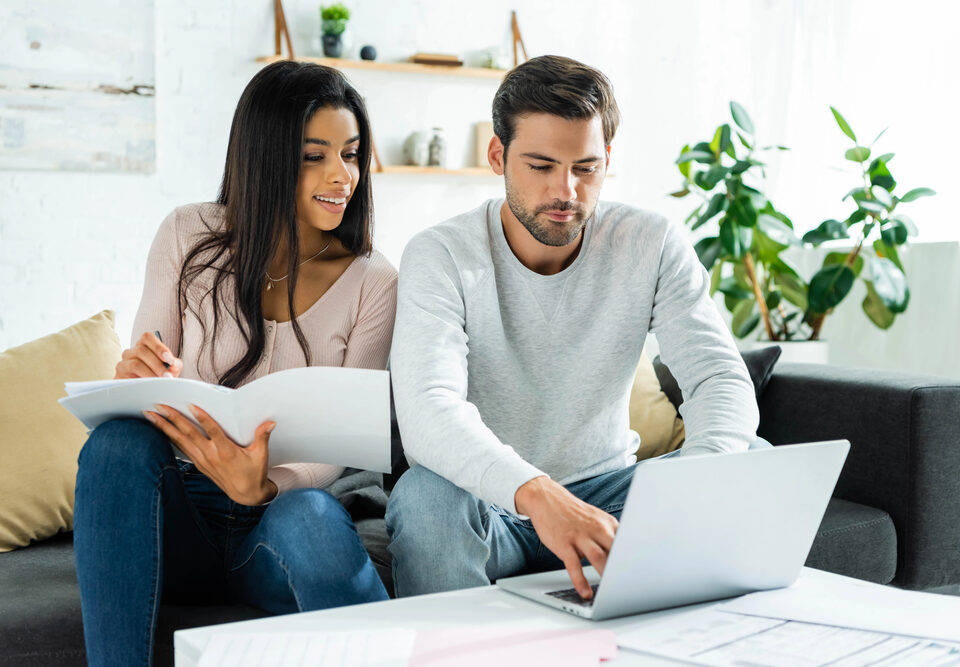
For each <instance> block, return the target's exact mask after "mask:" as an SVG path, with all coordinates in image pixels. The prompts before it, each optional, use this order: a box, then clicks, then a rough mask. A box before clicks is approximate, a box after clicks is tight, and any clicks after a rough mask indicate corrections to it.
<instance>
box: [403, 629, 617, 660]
mask: <svg viewBox="0 0 960 667" xmlns="http://www.w3.org/2000/svg"><path fill="white" fill-rule="evenodd" d="M616 655H617V640H616V637H615V636H614V634H613V631H611V630H567V629H562V630H529V629H528V630H522V629H517V628H510V627H496V628H486V627H473V628H466V629H463V628H449V629H443V630H425V631H420V632H418V633H417V640H416V643H415V644H414V648H413V656H412V657H411V659H410V666H411V667H490V665H496V667H530V666H531V665H551V667H585V666H587V665H590V666H591V667H592V666H595V665H599V664H600V661H601V660H612V659H613V658H614V657H616Z"/></svg>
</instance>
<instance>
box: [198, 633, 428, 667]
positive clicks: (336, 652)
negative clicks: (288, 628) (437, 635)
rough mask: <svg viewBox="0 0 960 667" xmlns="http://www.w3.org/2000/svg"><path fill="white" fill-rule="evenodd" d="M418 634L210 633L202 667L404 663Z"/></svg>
mask: <svg viewBox="0 0 960 667" xmlns="http://www.w3.org/2000/svg"><path fill="white" fill-rule="evenodd" d="M415 639H416V632H414V631H413V630H404V629H394V630H370V631H343V632H335V631H334V632H246V633H243V634H234V633H224V634H216V635H213V636H212V637H210V640H209V641H208V642H207V645H206V647H205V648H204V649H203V653H202V654H201V655H200V661H199V663H198V667H273V666H275V667H300V666H301V665H302V666H303V667H316V665H323V667H404V666H405V665H407V664H408V663H409V662H410V656H411V654H412V653H413V643H414V640H415Z"/></svg>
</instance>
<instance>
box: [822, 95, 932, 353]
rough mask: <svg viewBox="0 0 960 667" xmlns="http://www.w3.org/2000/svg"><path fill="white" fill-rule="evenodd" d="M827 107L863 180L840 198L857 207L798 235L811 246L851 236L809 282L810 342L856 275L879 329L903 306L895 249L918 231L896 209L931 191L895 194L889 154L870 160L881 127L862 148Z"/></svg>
mask: <svg viewBox="0 0 960 667" xmlns="http://www.w3.org/2000/svg"><path fill="white" fill-rule="evenodd" d="M830 111H832V112H833V117H834V118H835V119H836V121H837V125H839V127H840V130H841V131H842V132H843V133H844V134H845V135H847V137H849V138H850V140H851V141H853V148H850V149H848V150H847V151H846V153H845V154H844V157H845V158H846V159H847V160H850V161H851V162H856V163H857V164H858V165H859V166H860V178H861V179H862V184H858V185H857V187H855V188H853V189H852V190H850V191H849V192H848V193H847V194H846V195H844V197H843V201H846V200H848V199H849V200H850V201H851V202H852V203H853V204H854V205H855V206H856V208H855V209H854V210H853V212H852V213H850V214H849V215H848V216H847V217H846V218H845V219H844V220H825V221H823V222H822V223H820V225H819V226H818V227H817V228H816V229H814V230H811V231H809V232H807V233H806V234H804V235H803V241H804V243H806V244H809V245H813V246H819V245H820V244H822V243H825V242H827V241H833V240H836V239H856V242H855V244H854V246H853V248H852V249H851V250H849V251H847V252H831V253H829V254H828V255H827V256H826V257H825V258H824V261H823V267H822V268H821V269H820V270H819V271H817V273H816V274H815V275H814V276H813V278H811V280H810V285H809V289H808V296H809V303H808V307H807V309H806V313H805V314H804V319H803V321H804V324H806V325H807V326H808V327H809V329H810V334H809V338H810V340H817V339H818V338H819V337H820V331H821V329H822V328H823V322H824V320H825V319H826V317H827V315H829V314H830V313H832V312H833V309H834V308H836V307H837V305H838V304H839V303H840V302H841V301H843V299H844V298H845V297H846V296H847V295H848V294H849V293H850V290H851V288H852V287H853V284H854V282H855V281H856V280H857V279H858V278H859V279H860V280H862V281H863V282H864V284H865V285H866V288H867V296H866V297H865V298H864V300H863V303H862V307H863V311H864V312H865V313H866V314H867V317H869V318H870V321H871V322H873V323H874V324H875V325H877V326H878V327H880V328H881V329H887V328H889V327H890V326H891V325H892V324H893V322H894V320H895V319H896V316H897V315H899V314H900V313H902V312H904V311H905V310H906V309H907V304H909V302H910V288H909V287H908V285H907V278H906V273H905V272H904V269H903V264H902V262H901V261H900V253H899V251H898V248H899V247H900V246H903V245H905V244H906V243H907V242H908V240H909V239H910V238H911V237H914V236H916V235H917V227H916V225H915V224H914V222H913V220H912V219H910V217H909V216H907V215H904V214H903V213H901V212H900V211H899V210H898V208H899V206H900V205H901V204H906V203H909V202H912V201H914V200H916V199H919V198H920V197H928V196H931V195H934V194H936V193H935V192H934V191H933V190H931V189H930V188H922V187H921V188H914V189H912V190H910V191H908V192H906V193H905V194H904V195H903V196H897V195H895V194H894V190H895V188H896V187H897V181H896V180H895V179H894V178H893V175H892V174H891V173H890V169H889V167H888V164H889V163H890V160H892V159H893V156H894V154H893V153H884V154H883V155H879V156H877V157H874V158H873V159H871V155H872V148H873V144H875V143H876V142H877V140H879V139H880V137H881V136H883V133H884V132H886V130H884V131H883V132H880V134H878V135H877V138H876V139H874V140H873V143H871V144H870V146H861V145H860V143H859V142H858V141H857V136H856V134H854V132H853V129H852V128H851V127H850V124H849V123H847V121H846V119H845V118H844V117H843V116H842V115H841V114H840V112H839V111H837V110H836V109H834V108H833V107H830ZM870 239H873V240H872V242H871V241H870Z"/></svg>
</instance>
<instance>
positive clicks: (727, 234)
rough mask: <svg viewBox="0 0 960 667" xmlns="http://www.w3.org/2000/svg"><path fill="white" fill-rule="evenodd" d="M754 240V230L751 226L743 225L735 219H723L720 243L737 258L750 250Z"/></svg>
mask: <svg viewBox="0 0 960 667" xmlns="http://www.w3.org/2000/svg"><path fill="white" fill-rule="evenodd" d="M752 240H753V230H752V229H750V228H749V227H741V226H740V225H738V224H737V223H735V222H734V221H733V220H725V221H721V223H720V243H722V244H723V247H724V249H726V251H727V252H728V253H729V254H730V255H732V256H733V257H734V258H735V259H740V258H741V257H743V256H744V255H746V254H747V252H749V250H750V243H751V241H752Z"/></svg>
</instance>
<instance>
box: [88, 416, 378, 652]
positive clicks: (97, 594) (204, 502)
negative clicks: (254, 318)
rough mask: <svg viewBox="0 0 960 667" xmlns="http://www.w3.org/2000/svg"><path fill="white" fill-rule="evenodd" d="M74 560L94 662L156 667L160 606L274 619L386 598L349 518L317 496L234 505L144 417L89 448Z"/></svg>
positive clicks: (99, 435) (329, 499) (301, 492)
mask: <svg viewBox="0 0 960 667" xmlns="http://www.w3.org/2000/svg"><path fill="white" fill-rule="evenodd" d="M74 553H75V556H76V564H77V578H78V580H79V584H80V597H81V607H82V611H83V631H84V639H85V641H86V649H87V660H88V663H89V664H90V665H148V664H150V661H151V658H152V654H153V636H154V629H155V626H156V619H157V610H158V607H159V605H160V600H161V599H163V600H164V601H170V602H187V603H201V604H215V603H223V602H243V603H246V604H249V605H253V606H255V607H259V608H261V609H264V610H266V611H268V612H272V613H276V614H284V613H292V612H297V611H308V610H314V609H324V608H327V607H337V606H341V605H347V604H358V603H361V602H372V601H376V600H385V599H387V593H386V590H385V589H384V587H383V584H382V583H381V581H380V578H379V576H378V575H377V572H376V570H375V569H374V567H373V564H372V563H371V561H370V557H369V556H368V555H367V552H366V550H365V549H364V548H363V544H362V543H361V541H360V538H359V537H358V536H357V532H356V528H355V527H354V525H353V522H352V521H351V519H350V515H349V514H348V513H347V511H346V510H345V509H344V508H343V506H342V505H341V504H340V503H339V502H337V500H336V499H335V498H334V497H333V496H331V495H330V494H328V493H326V492H325V491H321V490H319V489H297V490H294V491H289V492H287V493H284V494H282V495H281V496H280V497H278V498H277V499H276V500H274V501H273V502H272V503H270V504H269V505H266V506H258V507H248V506H245V505H238V504H237V503H234V502H233V501H232V500H230V498H229V497H227V495H226V494H224V493H223V492H222V491H221V490H220V489H219V488H218V487H217V486H216V485H215V484H214V483H213V482H212V481H210V479H209V478H207V477H206V476H205V475H203V474H202V473H200V472H199V471H197V469H196V468H195V467H194V466H193V464H191V463H188V462H186V461H181V460H177V459H176V458H175V457H174V455H173V450H172V448H171V446H170V443H169V441H168V440H167V438H166V436H165V435H163V434H162V433H161V432H160V431H159V430H157V429H155V428H154V427H153V426H152V425H150V424H149V423H147V422H146V421H142V420H138V419H117V420H114V421H110V422H106V423H105V424H102V425H101V426H99V427H98V428H97V429H96V430H95V431H94V432H93V433H92V434H91V435H90V438H89V439H88V440H87V443H86V445H84V448H83V450H82V451H81V452H80V468H79V471H78V473H77V490H76V509H75V516H74Z"/></svg>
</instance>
